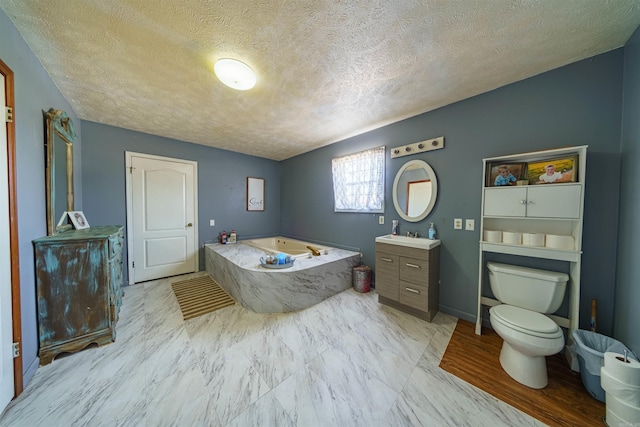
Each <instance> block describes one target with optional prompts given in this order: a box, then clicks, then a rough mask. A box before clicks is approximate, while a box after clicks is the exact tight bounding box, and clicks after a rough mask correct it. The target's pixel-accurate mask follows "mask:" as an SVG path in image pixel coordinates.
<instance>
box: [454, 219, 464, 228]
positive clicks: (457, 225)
mask: <svg viewBox="0 0 640 427" xmlns="http://www.w3.org/2000/svg"><path fill="white" fill-rule="evenodd" d="M453 229H454V230H462V218H454V219H453Z"/></svg>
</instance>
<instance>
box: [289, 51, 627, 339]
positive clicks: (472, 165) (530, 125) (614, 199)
mask: <svg viewBox="0 0 640 427" xmlns="http://www.w3.org/2000/svg"><path fill="white" fill-rule="evenodd" d="M622 64H623V50H622V49H618V50H615V51H612V52H609V53H606V54H603V55H599V56H596V57H594V58H590V59H587V60H584V61H580V62H577V63H574V64H571V65H568V66H565V67H562V68H560V69H556V70H553V71H550V72H547V73H544V74H541V75H538V76H535V77H533V78H529V79H527V80H524V81H521V82H517V83H514V84H511V85H508V86H505V87H502V88H499V89H496V90H494V91H492V92H489V93H485V94H482V95H479V96H476V97H473V98H470V99H467V100H464V101H461V102H458V103H456V104H453V105H449V106H447V107H443V108H440V109H438V110H435V111H432V112H429V113H425V114H422V115H419V116H416V117H413V118H410V119H407V120H404V121H401V122H397V123H394V124H391V125H389V126H385V127H383V128H381V129H377V130H374V131H371V132H368V133H366V134H363V135H360V136H357V137H354V138H350V139H348V140H345V141H342V142H339V143H337V144H332V145H330V146H327V147H323V148H321V149H318V150H315V151H313V152H310V153H306V154H303V155H300V156H297V157H294V158H291V159H288V160H285V161H283V162H282V194H285V195H287V197H283V199H282V233H283V234H285V235H292V236H297V237H302V238H307V239H311V240H318V241H325V242H329V243H338V244H341V245H349V246H355V247H359V248H360V249H361V250H362V252H363V253H364V262H365V263H367V264H369V265H371V266H373V265H374V238H375V237H376V236H380V235H383V234H387V233H389V232H390V231H391V220H392V219H399V216H398V215H397V214H396V213H395V209H394V206H393V201H392V198H391V192H392V184H393V180H394V177H395V175H396V172H397V171H398V169H399V168H400V167H401V165H402V164H404V163H405V162H406V161H408V160H412V159H422V160H425V161H426V162H427V163H429V164H430V165H431V166H432V167H433V169H434V171H435V173H436V175H437V177H438V185H439V192H438V201H437V203H436V206H435V208H434V210H433V212H432V213H431V214H430V215H429V216H428V217H427V218H426V219H425V220H423V221H422V222H420V223H407V222H404V221H402V220H401V221H400V231H401V233H404V232H406V231H420V232H421V233H422V234H423V235H426V232H427V229H428V225H429V223H430V222H434V223H435V224H436V227H437V229H438V232H439V236H440V238H441V239H442V248H441V266H440V268H441V269H440V271H441V286H440V308H441V310H442V311H445V312H448V313H451V314H454V315H456V316H459V317H461V318H465V319H468V320H475V316H476V310H477V286H478V252H479V244H478V242H479V238H480V236H479V231H478V228H479V220H480V203H481V188H482V182H483V177H482V159H483V158H486V157H492V156H499V155H507V154H515V153H520V152H528V151H535V150H543V149H551V148H558V147H564V146H573V145H589V153H588V156H587V181H586V213H585V230H584V236H583V238H584V242H583V243H584V255H583V264H582V268H583V274H582V287H581V289H582V294H581V301H582V302H581V322H580V324H581V326H582V327H585V328H586V327H588V325H589V317H590V312H589V310H590V308H589V307H590V301H591V298H596V299H597V300H598V302H599V305H598V308H599V312H598V328H599V330H600V331H601V332H602V333H605V334H611V333H612V330H613V328H612V326H613V297H614V283H615V268H616V261H615V260H616V256H615V255H616V247H617V221H618V187H619V172H618V171H619V167H620V166H619V163H620V127H621V111H622ZM438 136H444V137H445V148H444V149H442V150H437V151H432V152H428V153H422V154H416V155H413V156H406V157H401V158H396V159H390V158H389V152H390V149H391V148H393V147H397V146H400V145H404V144H408V143H413V142H417V141H421V140H425V139H428V138H433V137H438ZM380 145H385V146H387V148H388V150H387V167H386V184H387V185H386V205H385V218H386V221H385V224H384V225H378V219H377V215H370V214H354V213H334V212H333V190H332V180H331V159H332V158H334V157H337V156H341V155H344V154H349V153H352V152H356V151H360V150H364V149H367V148H371V147H376V146H380ZM603 206H606V207H607V208H606V209H603ZM453 218H470V219H475V220H476V224H477V226H476V231H473V232H471V231H464V230H453ZM514 262H515V261H514ZM523 262H527V261H526V260H523Z"/></svg>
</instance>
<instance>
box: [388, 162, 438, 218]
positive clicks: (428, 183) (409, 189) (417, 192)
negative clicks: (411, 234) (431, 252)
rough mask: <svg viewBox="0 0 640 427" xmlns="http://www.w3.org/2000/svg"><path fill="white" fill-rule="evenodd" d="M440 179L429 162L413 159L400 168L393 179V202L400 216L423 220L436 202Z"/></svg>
mask: <svg viewBox="0 0 640 427" xmlns="http://www.w3.org/2000/svg"><path fill="white" fill-rule="evenodd" d="M437 196H438V180H437V178H436V174H435V172H433V169H432V168H431V166H429V164H428V163H427V162H425V161H423V160H411V161H409V162H407V163H405V164H404V165H402V167H401V168H400V170H399V171H398V173H397V174H396V178H395V180H394V181H393V204H394V206H395V207H396V211H397V212H398V215H400V218H402V219H404V220H405V221H409V222H418V221H422V220H423V219H425V218H426V217H427V215H429V213H430V212H431V210H432V209H433V206H434V205H435V204H436V198H437Z"/></svg>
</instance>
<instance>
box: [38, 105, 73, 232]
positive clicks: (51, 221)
mask: <svg viewBox="0 0 640 427" xmlns="http://www.w3.org/2000/svg"><path fill="white" fill-rule="evenodd" d="M45 116H46V139H45V152H46V161H45V184H46V185H45V187H46V193H47V234H49V235H50V234H56V233H57V232H59V231H61V230H63V229H66V228H69V227H68V226H67V227H64V226H63V227H61V228H58V227H57V221H58V219H59V218H60V217H61V216H62V214H63V213H64V211H72V210H74V209H73V141H74V140H75V139H76V133H75V132H74V130H73V122H72V121H71V119H70V118H69V117H68V116H67V113H65V112H64V111H62V110H56V109H54V108H51V109H49V111H47V112H46V113H45Z"/></svg>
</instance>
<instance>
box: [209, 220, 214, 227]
mask: <svg viewBox="0 0 640 427" xmlns="http://www.w3.org/2000/svg"><path fill="white" fill-rule="evenodd" d="M209 225H210V226H211V227H215V225H216V220H215V219H210V220H209Z"/></svg>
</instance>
